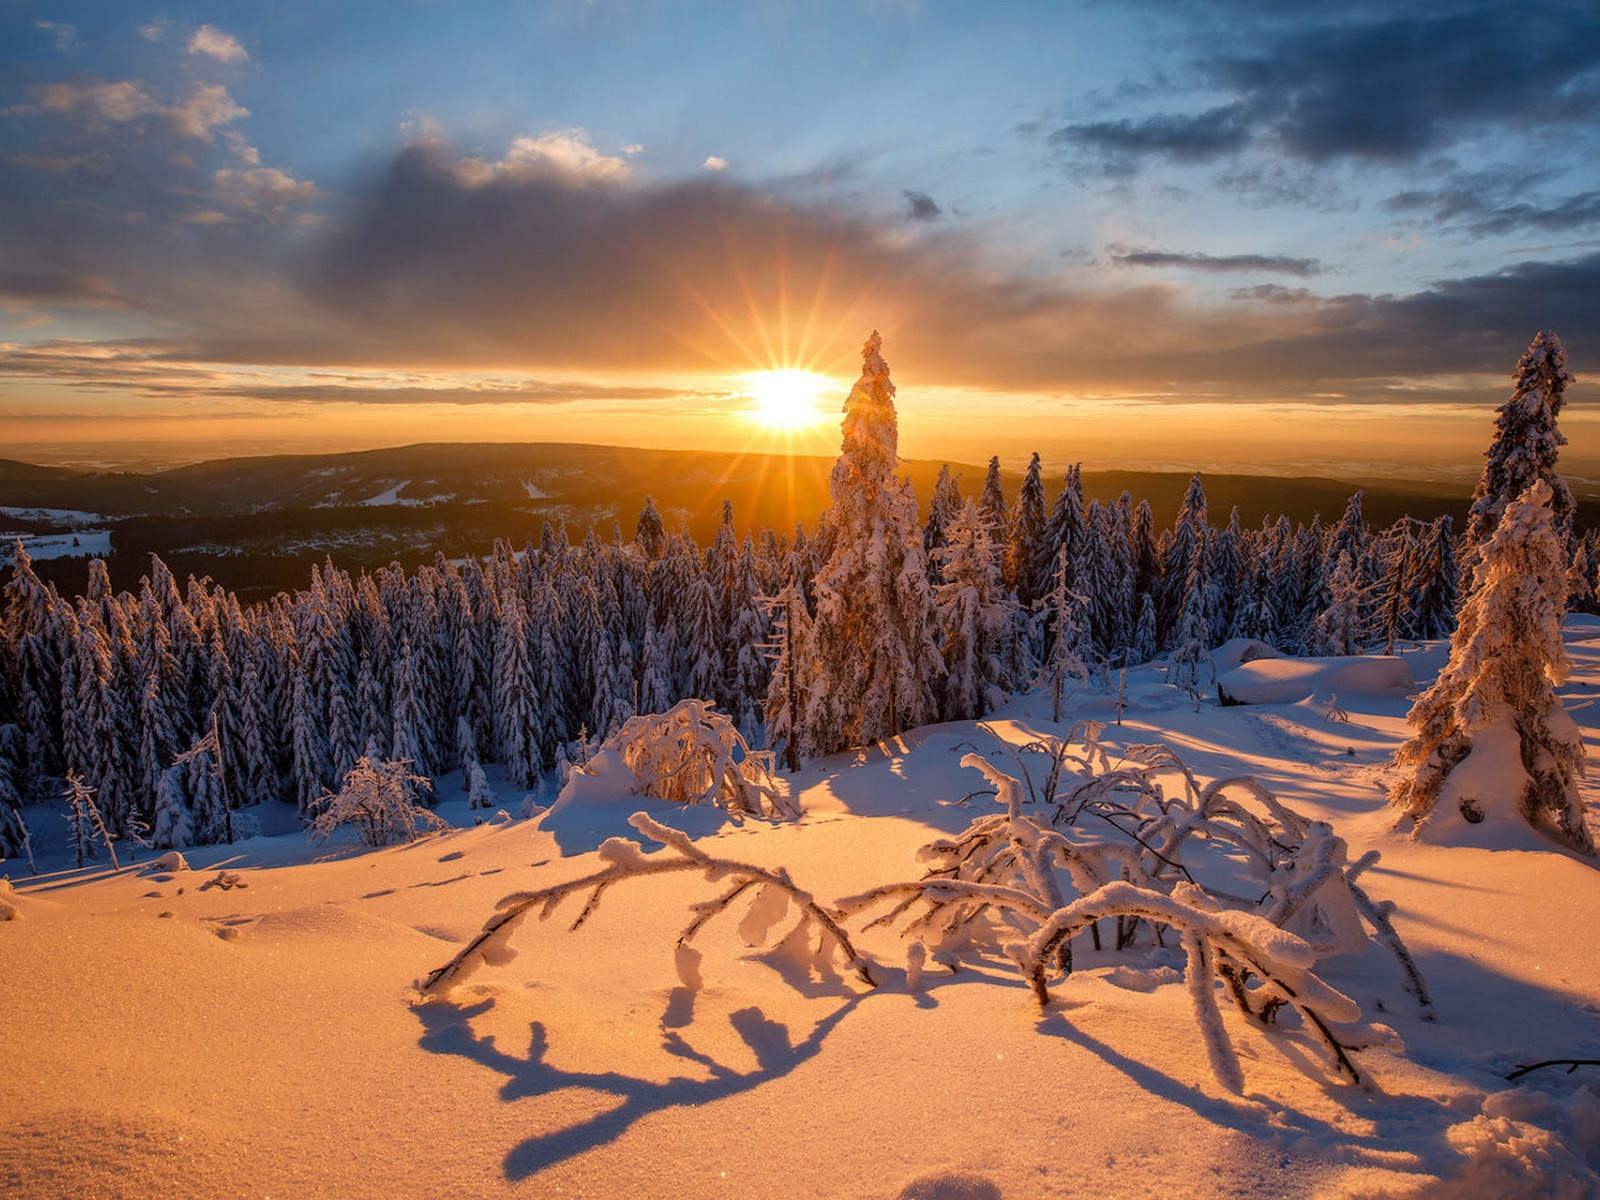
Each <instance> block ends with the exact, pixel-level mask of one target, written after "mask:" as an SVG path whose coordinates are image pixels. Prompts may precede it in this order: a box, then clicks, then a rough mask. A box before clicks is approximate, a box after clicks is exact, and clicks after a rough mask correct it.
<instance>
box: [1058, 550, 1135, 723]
mask: <svg viewBox="0 0 1600 1200" xmlns="http://www.w3.org/2000/svg"><path fill="white" fill-rule="evenodd" d="M1070 559H1071V554H1070V552H1069V551H1068V549H1067V547H1066V545H1065V544H1063V545H1062V546H1061V548H1060V549H1059V550H1057V551H1056V571H1055V578H1054V580H1053V581H1052V584H1051V587H1050V591H1049V593H1048V594H1047V595H1046V596H1045V597H1044V598H1043V599H1041V600H1040V601H1039V602H1038V603H1037V604H1036V605H1035V607H1036V608H1038V609H1039V610H1040V613H1039V616H1040V617H1042V618H1043V619H1044V622H1045V625H1046V627H1047V630H1048V633H1049V637H1048V644H1049V647H1050V649H1049V650H1048V652H1047V653H1046V654H1045V659H1044V662H1043V663H1041V664H1040V666H1039V671H1038V674H1036V675H1035V676H1034V678H1033V686H1034V687H1039V688H1049V689H1050V719H1051V720H1052V721H1054V722H1056V723H1058V724H1059V723H1060V721H1061V717H1062V715H1063V712H1064V711H1065V709H1064V706H1065V703H1066V698H1067V680H1068V678H1069V677H1075V678H1076V679H1077V680H1078V682H1079V683H1088V682H1089V666H1088V664H1087V663H1085V662H1084V659H1085V658H1092V657H1093V656H1094V651H1093V646H1092V637H1091V634H1090V631H1089V616H1088V613H1087V612H1086V611H1085V610H1086V609H1087V608H1088V602H1087V601H1086V600H1085V598H1084V597H1083V596H1081V595H1079V594H1078V593H1077V592H1075V591H1073V590H1072V588H1071V587H1069V586H1068V583H1067V581H1068V580H1069V579H1071V578H1072V571H1071V567H1070V565H1069V563H1070ZM1141 613H1142V614H1151V615H1150V621H1151V652H1152V653H1154V650H1155V647H1154V636H1155V635H1154V620H1155V618H1154V615H1153V613H1154V609H1153V608H1152V607H1151V604H1150V597H1149V596H1148V595H1146V596H1145V598H1144V608H1143V609H1142V610H1141Z"/></svg>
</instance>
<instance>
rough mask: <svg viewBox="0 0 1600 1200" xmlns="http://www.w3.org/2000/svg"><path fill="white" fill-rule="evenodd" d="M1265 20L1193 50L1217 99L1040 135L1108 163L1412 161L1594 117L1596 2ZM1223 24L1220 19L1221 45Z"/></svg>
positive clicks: (1597, 109) (1597, 107) (1599, 56)
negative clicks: (1266, 150) (1224, 44)
mask: <svg viewBox="0 0 1600 1200" xmlns="http://www.w3.org/2000/svg"><path fill="white" fill-rule="evenodd" d="M1273 28H1274V30H1275V31H1274V32H1273V33H1271V34H1269V35H1267V36H1266V37H1265V38H1263V39H1262V40H1261V41H1260V42H1259V44H1258V45H1256V46H1254V47H1246V48H1244V49H1241V50H1238V51H1233V52H1228V53H1216V52H1214V51H1210V50H1208V51H1206V52H1202V53H1201V54H1199V55H1197V57H1196V58H1195V60H1194V62H1193V64H1192V66H1193V69H1194V71H1195V74H1196V76H1197V82H1198V83H1200V84H1201V85H1203V86H1204V87H1205V88H1206V89H1207V90H1208V91H1210V92H1213V93H1215V92H1216V91H1222V92H1224V93H1226V94H1228V95H1230V96H1231V99H1230V100H1229V101H1228V102H1227V103H1225V104H1222V105H1220V106H1215V107H1211V108H1209V109H1207V110H1206V111H1204V112H1201V113H1198V114H1186V113H1172V112H1168V113H1156V114H1153V115H1145V116H1141V117H1137V118H1128V119H1122V120H1116V121H1099V122H1088V123H1073V124H1068V125H1065V126H1062V127H1061V128H1059V129H1057V130H1056V131H1055V132H1054V133H1053V134H1051V135H1050V140H1051V141H1053V142H1055V143H1057V144H1060V145H1069V146H1076V147H1079V148H1082V149H1086V150H1089V151H1092V152H1095V153H1098V154H1100V155H1103V156H1105V157H1106V158H1107V159H1108V160H1109V165H1110V166H1111V167H1112V168H1113V169H1127V168H1128V166H1129V165H1130V164H1133V163H1137V162H1139V161H1141V160H1145V159H1167V160H1171V161H1175V162H1180V163H1182V162H1198V161H1209V160H1214V159H1217V158H1221V157H1223V156H1226V155H1230V154H1233V153H1234V152H1236V151H1238V150H1240V149H1242V148H1244V147H1245V146H1246V145H1249V144H1270V145H1271V146H1272V147H1274V148H1277V149H1279V150H1281V151H1283V152H1286V153H1288V154H1290V155H1292V156H1295V157H1297V158H1300V159H1304V160H1307V161H1311V162H1326V161H1328V160H1332V159H1340V158H1357V159H1368V160H1380V161H1392V162H1413V161H1416V160H1417V159H1418V158H1419V157H1420V156H1422V155H1423V154H1425V153H1427V152H1430V151H1433V150H1437V149H1440V148H1442V147H1446V146H1448V145H1450V144H1451V143H1453V142H1454V141H1455V140H1456V139H1457V138H1458V137H1461V136H1463V135H1466V134H1468V133H1470V132H1471V131H1473V130H1475V129H1479V128H1483V127H1490V126H1495V127H1501V128H1507V129H1523V128H1527V127H1529V126H1531V125H1533V124H1535V123H1555V124H1564V125H1569V126H1578V127H1582V126H1584V125H1586V124H1588V123H1591V122H1593V121H1595V120H1596V119H1600V72H1597V70H1596V63H1597V62H1600V9H1597V8H1596V7H1595V6H1594V5H1593V4H1592V3H1589V2H1588V0H1566V2H1564V3H1563V2H1557V3H1552V4H1543V5H1537V6H1528V5H1523V4H1495V5H1485V6H1479V7H1475V8H1470V9H1458V10H1445V11H1434V12H1421V13H1417V12H1411V13H1407V14H1404V15H1394V14H1393V12H1392V10H1376V11H1374V12H1373V13H1371V14H1370V15H1363V16H1359V17H1356V16H1351V15H1348V14H1347V15H1343V16H1341V17H1339V18H1337V19H1333V20H1327V19H1320V20H1317V21H1315V22H1311V21H1307V22H1304V23H1301V24H1299V25H1297V26H1292V27H1288V28H1285V26H1284V24H1283V23H1282V22H1276V23H1274V26H1273ZM1237 36H1238V32H1237V27H1236V26H1230V27H1229V28H1228V29H1227V30H1226V37H1227V39H1228V41H1229V42H1230V44H1231V43H1232V41H1233V40H1234V39H1235V38H1236V37H1237ZM1208 40H1209V39H1208ZM1217 40H1220V35H1219V38H1218V39H1217Z"/></svg>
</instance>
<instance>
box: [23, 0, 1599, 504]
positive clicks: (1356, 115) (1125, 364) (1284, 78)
mask: <svg viewBox="0 0 1600 1200" xmlns="http://www.w3.org/2000/svg"><path fill="white" fill-rule="evenodd" d="M0 44H3V46H4V47H5V49H4V51H3V55H0V62H3V64H4V65H3V67H0V72H3V74H0V379H4V381H5V382H4V384H3V385H0V429H3V430H5V431H6V433H7V441H8V442H9V444H11V445H12V447H13V451H12V453H13V454H14V455H16V456H19V457H28V456H29V453H31V454H32V456H33V457H36V458H41V457H55V458H58V459H70V458H73V457H74V455H75V454H76V453H77V451H79V450H83V451H84V454H83V455H79V456H80V457H83V456H92V455H89V453H88V451H87V450H86V449H85V448H86V447H89V446H91V445H92V446H96V447H101V448H102V449H104V455H105V456H106V457H115V454H114V453H113V452H112V451H111V450H110V449H106V448H108V447H111V446H112V445H113V444H120V445H122V446H123V447H124V449H125V450H126V452H127V453H128V454H130V455H132V454H134V453H135V452H134V450H133V449H132V448H133V447H136V446H138V447H143V449H142V450H139V451H138V453H139V454H144V455H146V456H152V457H162V456H163V455H166V456H168V457H193V456H194V455H195V454H197V453H201V452H203V451H204V450H205V449H206V448H211V449H233V450H242V449H248V450H255V451H259V450H265V449H274V448H284V449H295V450H303V449H312V448H318V447H321V446H327V447H329V448H337V447H342V446H345V445H358V444H383V443H385V442H391V443H392V442H396V441H408V440H422V439H425V438H426V439H449V440H456V439H457V438H467V437H474V438H477V437H482V438H496V439H498V438H513V439H519V440H520V439H524V438H527V439H541V438H549V437H559V438H562V439H563V440H590V441H623V442H629V443H635V444H664V445H672V444H678V445H708V444H710V445H718V444H722V443H724V442H726V443H729V444H732V443H734V442H736V441H738V440H739V439H740V438H747V437H749V436H751V434H752V431H751V429H750V428H749V422H748V421H743V422H741V414H742V413H744V412H745V411H746V410H747V409H748V408H749V407H750V396H749V387H748V385H747V382H746V379H747V376H748V373H749V372H751V371H756V370H761V369H765V368H771V367H780V366H782V367H792V366H798V367H805V368H808V369H811V370H815V371H818V372H821V373H823V374H825V375H827V376H829V377H831V378H833V379H835V380H836V381H838V382H839V383H840V386H841V387H847V386H848V383H849V380H850V377H851V375H852V374H853V369H852V363H853V362H854V361H855V359H854V354H855V351H856V349H857V348H858V347H859V345H860V343H861V341H862V340H863V338H864V337H865V335H866V334H867V333H868V332H870V330H871V329H872V328H874V327H877V328H881V329H882V330H883V332H884V337H885V347H886V353H887V354H888V357H889V359H890V361H891V364H892V365H893V367H894V370H895V377H896V380H897V382H899V384H900V387H901V409H902V414H903V427H904V430H905V434H904V436H905V443H904V444H903V447H902V448H903V451H904V452H906V453H911V454H917V455H919V456H931V457H940V456H942V457H964V458H967V459H972V458H980V459H981V458H984V457H987V454H988V453H989V452H991V450H994V451H999V452H1001V453H1004V454H1007V455H1015V454H1019V453H1021V452H1023V450H1024V449H1026V448H1027V447H1028V446H1029V445H1030V443H1031V444H1034V445H1038V446H1039V448H1041V449H1044V450H1045V451H1046V453H1047V455H1050V456H1053V457H1055V458H1058V459H1060V458H1085V459H1087V460H1089V461H1092V462H1098V463H1100V464H1101V465H1111V462H1112V460H1116V461H1129V462H1133V461H1137V462H1145V463H1151V462H1157V461H1159V462H1161V463H1169V464H1171V465H1179V464H1183V463H1187V462H1193V463H1194V464H1195V465H1212V466H1216V465H1223V466H1226V465H1257V466H1260V465H1269V466H1270V465H1276V466H1279V467H1289V468H1294V469H1299V468H1301V467H1304V466H1306V465H1308V464H1310V465H1316V464H1318V463H1319V462H1325V463H1329V464H1336V465H1338V466H1339V467H1340V468H1341V469H1344V468H1358V467H1361V466H1362V465H1363V464H1366V465H1370V466H1372V467H1373V469H1375V470H1386V471H1387V470H1395V469H1402V468H1405V467H1406V465H1407V464H1408V463H1412V462H1414V463H1415V464H1433V463H1434V462H1435V460H1439V461H1445V460H1448V462H1449V463H1451V464H1454V465H1453V467H1451V469H1453V470H1457V471H1460V470H1467V469H1469V468H1470V464H1471V460H1472V458H1473V457H1474V456H1475V454H1476V449H1477V448H1478V447H1481V444H1482V443H1483V441H1484V440H1485V439H1486V437H1487V429H1488V421H1489V419H1490V417H1489V415H1488V414H1489V413H1490V412H1491V411H1492V408H1493V405H1494V404H1495V403H1496V402H1497V401H1498V399H1499V398H1501V397H1502V396H1503V393H1504V382H1505V377H1506V375H1507V373H1508V372H1509V371H1510V369H1511V367H1512V365H1513V364H1514V363H1515V361H1516V358H1517V355H1518V354H1519V353H1520V352H1521V350H1522V349H1523V348H1524V347H1525V346H1526V345H1527V343H1528V341H1529V340H1530V339H1531V337H1532V335H1533V333H1534V332H1535V331H1536V330H1537V329H1541V328H1555V329H1556V330H1557V331H1558V332H1560V334H1561V335H1562V337H1563V339H1564V341H1565V342H1566V344H1567V347H1568V350H1569V351H1570V352H1571V355H1572V367H1573V369H1574V371H1575V372H1576V373H1577V375H1578V376H1579V379H1580V383H1579V385H1578V386H1577V387H1576V388H1575V389H1574V391H1573V392H1572V401H1573V404H1572V406H1571V407H1570V408H1569V410H1568V417H1567V425H1568V434H1569V436H1570V437H1571V438H1572V440H1573V447H1572V450H1571V451H1569V455H1570V457H1571V460H1572V461H1573V463H1574V464H1575V465H1578V464H1581V465H1582V466H1583V469H1590V466H1589V463H1590V459H1591V458H1594V459H1597V460H1600V438H1594V437H1592V436H1591V434H1590V431H1589V429H1588V425H1587V422H1588V420H1589V418H1588V417H1587V415H1586V409H1587V408H1588V407H1589V406H1590V404H1589V403H1588V402H1592V400H1593V399H1594V398H1595V397H1596V396H1600V391H1596V390H1595V389H1593V387H1592V386H1591V385H1589V384H1588V383H1586V382H1584V381H1585V379H1586V377H1587V376H1589V375H1593V374H1596V373H1597V372H1600V367H1597V364H1600V320H1597V318H1600V299H1597V297H1600V288H1597V285H1600V144H1597V143H1600V11H1597V10H1596V9H1595V8H1594V6H1593V5H1592V4H1590V3H1575V2H1567V3H1559V2H1558V3H1550V4H1543V5H1540V6H1537V7H1530V6H1521V5H1508V4H1492V3H1478V4H1475V3H1451V4H1444V3H1440V4H1435V3H1427V2H1420V3H1411V4H1393V3H1388V4H1363V3H1355V4H1351V5H1345V6H1341V7H1340V8H1339V9H1338V11H1337V12H1333V11H1331V10H1330V11H1329V12H1326V13H1320V12H1313V11H1311V10H1309V9H1305V8H1304V6H1298V5H1297V6H1287V5H1279V4H1272V3H1266V2H1264V0H1222V2H1214V3H1213V2H1200V3H1192V4H1184V5H1177V4H1167V3H1158V2H1155V0H1151V2H1148V3H1138V2H1132V3H1110V2H1091V3H1081V4H1074V3H1059V4H1021V3H1017V4H1004V3H1001V4H994V5H975V4H940V3H931V2H929V3H912V2H899V3H896V2H891V0H882V2H863V3H855V4H845V3H821V2H819V3H801V2H799V0H787V2H778V0H774V2H771V3H764V2H761V0H752V2H749V3H743V4H731V3H730V4H709V3H705V4H693V3H680V4H669V3H648V2H643V0H639V2H635V0H592V2H588V3H580V2H577V0H547V2H536V3H509V2H491V3H474V4H470V5H461V4H445V3H435V2H424V0H391V2H389V3H382V4H378V3H341V4H292V3H288V4H281V5H263V4H248V5H245V4H234V5H229V4H215V3H213V4H188V5H182V4H180V5H170V4H169V5H162V6H159V7H156V6H152V7H150V8H148V9H146V8H141V7H140V6H139V5H138V4H137V3H132V4H116V5H111V4H106V3H103V2H102V3H85V4H65V3H53V4H40V3H22V2H18V0H0ZM833 436H835V435H834V432H833V431H832V429H831V427H823V428H821V429H820V430H819V431H818V432H817V434H816V436H815V438H814V439H813V440H812V443H808V448H817V449H825V448H826V443H827V441H828V440H829V438H830V437H833ZM24 451H26V452H27V453H25V452H24ZM1419 469H1421V468H1420V466H1419ZM1429 469H1431V465H1430V466H1429ZM1596 470H1597V473H1600V468H1596Z"/></svg>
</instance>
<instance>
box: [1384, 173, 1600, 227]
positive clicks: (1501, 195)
mask: <svg viewBox="0 0 1600 1200" xmlns="http://www.w3.org/2000/svg"><path fill="white" fill-rule="evenodd" d="M1511 192H1512V189H1510V188H1508V187H1506V185H1505V184H1504V182H1503V181H1501V180H1495V181H1492V182H1488V183H1482V184H1480V183H1476V182H1466V183H1462V184H1458V185H1456V186H1452V187H1448V188H1441V189H1439V190H1436V191H1407V192H1400V193H1398V194H1396V195H1394V196H1391V197H1389V199H1387V200H1386V201H1384V205H1383V206H1384V208H1385V209H1387V210H1388V211H1389V212H1394V213H1418V214H1421V215H1424V216H1426V217H1427V218H1428V219H1429V220H1431V221H1435V222H1437V223H1439V224H1441V225H1452V226H1460V227H1461V228H1463V229H1465V230H1466V231H1467V232H1468V233H1470V234H1472V235H1473V236H1475V237H1486V236H1491V235H1495V234H1508V233H1516V232H1519V231H1523V230H1527V231H1535V232H1539V233H1575V232H1581V231H1585V230H1589V229H1593V228H1595V227H1597V226H1600V191H1587V192H1579V193H1577V194H1575V195H1571V196H1565V197H1562V198H1561V199H1555V200H1543V201H1538V202H1535V201H1532V200H1527V199H1513V198H1511V195H1510V193H1511Z"/></svg>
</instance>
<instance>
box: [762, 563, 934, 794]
mask: <svg viewBox="0 0 1600 1200" xmlns="http://www.w3.org/2000/svg"><path fill="white" fill-rule="evenodd" d="M941 536H942V534H941ZM802 570H803V567H802V565H801V563H800V556H799V555H797V554H793V553H791V554H790V555H789V571H790V574H789V582H788V584H787V585H786V586H785V587H784V589H783V590H782V591H781V592H779V593H778V594H777V595H776V596H773V597H771V598H770V599H769V600H767V605H768V607H769V609H770V610H771V613H772V625H773V631H772V641H771V642H769V643H768V645H767V651H768V653H769V654H770V655H771V656H772V673H771V676H770V678H769V679H768V681H767V705H766V720H767V748H768V749H769V750H774V751H775V750H776V749H777V748H778V747H779V746H781V747H783V765H784V769H785V770H787V771H789V773H790V774H793V773H794V772H796V771H798V770H799V769H800V756H801V754H803V753H809V752H810V751H811V746H810V743H809V742H807V741H806V736H807V734H806V727H805V706H806V697H807V696H809V695H810V694H811V691H812V686H813V683H814V676H815V673H816V669H817V658H816V651H815V647H814V644H813V641H812V637H813V634H812V628H811V614H810V613H809V612H807V611H806V598H805V592H804V588H803V586H802V584H801V582H800V578H801V571H802Z"/></svg>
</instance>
